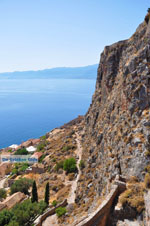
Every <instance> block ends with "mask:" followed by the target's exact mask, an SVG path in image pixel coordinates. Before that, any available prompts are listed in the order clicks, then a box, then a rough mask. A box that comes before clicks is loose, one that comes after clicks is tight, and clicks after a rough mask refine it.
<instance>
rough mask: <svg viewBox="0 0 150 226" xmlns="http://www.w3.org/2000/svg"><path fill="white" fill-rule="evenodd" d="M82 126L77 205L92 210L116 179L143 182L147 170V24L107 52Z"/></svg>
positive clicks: (149, 129)
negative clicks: (133, 179)
mask: <svg viewBox="0 0 150 226" xmlns="http://www.w3.org/2000/svg"><path fill="white" fill-rule="evenodd" d="M85 122H86V126H85V134H84V136H83V146H84V152H83V159H84V161H85V165H86V167H85V169H84V170H83V174H82V176H81V179H80V182H79V184H78V190H77V195H76V202H77V203H78V204H79V205H81V204H85V203H87V204H88V206H89V207H94V204H95V203H96V202H97V200H98V198H99V197H100V196H101V195H102V194H106V193H107V192H108V190H109V184H110V182H111V181H112V180H113V178H114V177H115V176H116V175H117V174H122V175H123V176H126V177H129V176H136V177H137V178H138V179H139V180H143V179H144V174H145V167H146V166H147V165H149V164H150V21H149V23H148V24H146V23H145V22H143V23H142V24H141V25H140V26H139V27H138V29H137V30H136V32H135V33H134V35H133V36H132V37H131V38H130V39H128V40H125V41H120V42H118V43H115V44H113V45H111V46H106V47H105V49H104V51H103V53H102V54H101V60H100V64H99V68H98V76H97V82H96V90H95V93H94V95H93V99H92V104H91V106H90V108H89V110H88V112H87V114H86V116H85ZM92 203H93V205H91V204H92Z"/></svg>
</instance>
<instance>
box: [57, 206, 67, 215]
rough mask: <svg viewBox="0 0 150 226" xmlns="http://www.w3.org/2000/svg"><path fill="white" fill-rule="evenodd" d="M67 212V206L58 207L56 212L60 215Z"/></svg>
mask: <svg viewBox="0 0 150 226" xmlns="http://www.w3.org/2000/svg"><path fill="white" fill-rule="evenodd" d="M66 212H67V210H66V208H65V207H58V208H57V209H56V214H57V216H58V217H61V216H63V215H64V214H66Z"/></svg>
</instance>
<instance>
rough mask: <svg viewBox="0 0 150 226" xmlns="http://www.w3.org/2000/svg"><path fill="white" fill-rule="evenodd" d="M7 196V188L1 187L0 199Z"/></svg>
mask: <svg viewBox="0 0 150 226" xmlns="http://www.w3.org/2000/svg"><path fill="white" fill-rule="evenodd" d="M5 198H6V190H5V189H3V188H1V189H0V200H2V199H5Z"/></svg>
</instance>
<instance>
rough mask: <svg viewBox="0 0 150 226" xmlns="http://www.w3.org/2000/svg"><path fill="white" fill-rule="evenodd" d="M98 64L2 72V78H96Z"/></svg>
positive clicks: (0, 75)
mask: <svg viewBox="0 0 150 226" xmlns="http://www.w3.org/2000/svg"><path fill="white" fill-rule="evenodd" d="M97 68H98V64H94V65H89V66H85V67H60V68H59V67H58V68H52V69H45V70H39V71H15V72H5V73H0V79H94V80H95V79H96V75H97Z"/></svg>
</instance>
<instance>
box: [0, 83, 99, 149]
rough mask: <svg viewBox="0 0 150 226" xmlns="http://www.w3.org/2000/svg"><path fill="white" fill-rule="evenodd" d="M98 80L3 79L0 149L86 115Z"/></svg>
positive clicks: (0, 87) (0, 85)
mask: <svg viewBox="0 0 150 226" xmlns="http://www.w3.org/2000/svg"><path fill="white" fill-rule="evenodd" d="M95 83H96V80H95V79H90V80H88V79H1V80H0V149H1V148H5V147H8V146H10V145H11V144H20V143H22V142H23V141H26V140H28V139H29V138H38V137H40V136H42V135H44V134H45V133H47V132H49V131H51V130H52V129H54V128H56V127H59V126H61V125H63V124H64V123H67V122H69V121H70V120H72V119H74V118H76V117H78V115H84V114H85V113H86V112H87V110H88V108H89V105H90V103H91V100H92V95H93V93H94V90H95Z"/></svg>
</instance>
